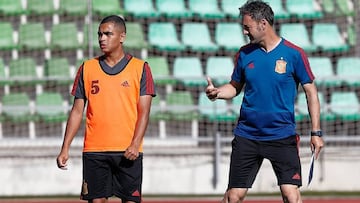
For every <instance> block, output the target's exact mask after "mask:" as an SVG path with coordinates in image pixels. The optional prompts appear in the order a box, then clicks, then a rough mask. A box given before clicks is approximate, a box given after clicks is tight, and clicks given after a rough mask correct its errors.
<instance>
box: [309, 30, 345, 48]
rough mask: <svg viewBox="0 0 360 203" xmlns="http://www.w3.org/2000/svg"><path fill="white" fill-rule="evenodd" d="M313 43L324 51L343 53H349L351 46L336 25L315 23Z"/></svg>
mask: <svg viewBox="0 0 360 203" xmlns="http://www.w3.org/2000/svg"><path fill="white" fill-rule="evenodd" d="M312 39H313V43H314V44H315V45H317V46H318V47H320V49H321V50H322V51H327V52H341V51H348V50H349V45H348V44H346V42H345V40H344V39H343V37H342V36H341V34H340V30H339V27H338V25H337V24H335V23H315V24H314V26H313V30H312Z"/></svg>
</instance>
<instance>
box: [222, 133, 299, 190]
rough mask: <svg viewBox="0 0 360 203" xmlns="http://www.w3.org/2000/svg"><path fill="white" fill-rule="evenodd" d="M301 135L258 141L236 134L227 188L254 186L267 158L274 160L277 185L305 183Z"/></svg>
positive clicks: (272, 163)
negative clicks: (301, 156)
mask: <svg viewBox="0 0 360 203" xmlns="http://www.w3.org/2000/svg"><path fill="white" fill-rule="evenodd" d="M299 141H300V140H299V136H298V135H295V136H290V137H287V138H284V139H280V140H273V141H257V140H250V139H246V138H243V137H241V136H235V138H234V139H233V141H232V153H231V162H230V173H229V185H228V188H229V189H231V188H251V187H252V184H253V183H254V181H255V178H256V175H257V173H258V171H259V169H260V166H261V164H262V162H263V160H264V159H268V160H269V161H270V162H271V165H272V167H273V170H274V172H275V175H276V177H277V181H278V185H283V184H291V185H297V186H299V187H300V186H301V185H302V180H301V164H300V157H299V147H298V144H299Z"/></svg>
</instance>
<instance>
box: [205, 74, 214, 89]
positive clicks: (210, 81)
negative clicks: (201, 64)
mask: <svg viewBox="0 0 360 203" xmlns="http://www.w3.org/2000/svg"><path fill="white" fill-rule="evenodd" d="M206 80H207V83H208V86H211V87H214V84H213V82H212V80H211V78H210V77H209V76H207V77H206Z"/></svg>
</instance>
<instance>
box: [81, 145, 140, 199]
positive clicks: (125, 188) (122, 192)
mask: <svg viewBox="0 0 360 203" xmlns="http://www.w3.org/2000/svg"><path fill="white" fill-rule="evenodd" d="M142 159H143V155H142V154H140V155H139V157H138V158H137V159H136V160H135V161H130V160H128V159H126V158H125V157H124V152H99V153H97V152H86V153H83V184H82V190H81V199H83V200H92V199H96V198H108V197H112V196H116V197H119V198H121V199H122V202H126V201H133V202H137V203H140V202H141V184H142V169H143V165H142Z"/></svg>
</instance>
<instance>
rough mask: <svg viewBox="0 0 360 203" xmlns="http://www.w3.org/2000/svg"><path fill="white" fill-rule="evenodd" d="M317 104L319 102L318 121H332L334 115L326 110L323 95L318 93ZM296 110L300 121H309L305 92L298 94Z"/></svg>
mask: <svg viewBox="0 0 360 203" xmlns="http://www.w3.org/2000/svg"><path fill="white" fill-rule="evenodd" d="M318 97H319V102H320V119H321V120H325V121H332V120H334V119H335V115H334V114H333V113H331V112H329V110H328V107H327V106H328V104H327V103H326V101H325V97H324V94H323V93H322V92H318ZM296 110H297V113H298V116H300V117H301V120H309V118H310V117H309V111H308V106H307V101H306V95H305V92H300V93H299V94H298V96H297V100H296Z"/></svg>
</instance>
